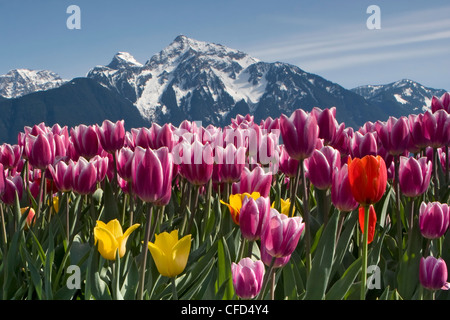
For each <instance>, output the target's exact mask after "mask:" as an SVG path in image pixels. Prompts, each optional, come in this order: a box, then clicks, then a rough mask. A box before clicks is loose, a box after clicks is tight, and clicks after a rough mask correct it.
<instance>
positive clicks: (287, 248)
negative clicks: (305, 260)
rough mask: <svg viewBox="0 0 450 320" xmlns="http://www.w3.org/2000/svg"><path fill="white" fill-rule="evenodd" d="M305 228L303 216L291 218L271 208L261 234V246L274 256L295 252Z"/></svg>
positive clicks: (284, 255) (278, 256) (283, 255)
mask: <svg viewBox="0 0 450 320" xmlns="http://www.w3.org/2000/svg"><path fill="white" fill-rule="evenodd" d="M304 228H305V223H304V222H302V218H301V217H299V216H295V217H291V218H289V217H287V216H286V215H284V214H282V213H279V212H278V211H277V210H276V209H273V208H271V209H270V216H269V220H268V222H267V224H266V225H265V227H264V230H263V232H262V235H261V246H263V247H264V249H265V250H266V251H267V253H268V254H270V255H271V256H272V257H274V258H281V257H286V256H288V255H290V254H292V252H294V250H295V248H296V247H297V244H298V241H299V239H300V236H301V235H302V232H303V229H304Z"/></svg>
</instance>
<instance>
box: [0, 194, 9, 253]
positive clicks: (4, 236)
mask: <svg viewBox="0 0 450 320" xmlns="http://www.w3.org/2000/svg"><path fill="white" fill-rule="evenodd" d="M0 214H1V218H2V233H3V245H4V246H5V253H6V248H7V244H8V240H7V237H6V223H5V215H4V213H3V203H0Z"/></svg>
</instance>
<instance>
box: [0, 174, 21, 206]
mask: <svg viewBox="0 0 450 320" xmlns="http://www.w3.org/2000/svg"><path fill="white" fill-rule="evenodd" d="M1 180H3V179H1ZM16 192H17V196H18V198H19V200H20V199H21V198H22V195H23V192H24V185H23V179H22V177H21V176H20V174H15V175H14V176H11V177H5V179H4V188H3V193H2V194H1V200H2V201H3V203H5V204H8V205H12V204H14V201H15V198H16Z"/></svg>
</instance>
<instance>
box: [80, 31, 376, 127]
mask: <svg viewBox="0 0 450 320" xmlns="http://www.w3.org/2000/svg"><path fill="white" fill-rule="evenodd" d="M87 77H88V78H91V79H94V80H96V81H98V82H100V83H101V84H102V85H104V86H105V87H108V88H110V89H112V90H115V91H117V92H118V93H120V94H121V95H122V96H124V97H126V98H127V99H128V100H130V101H131V102H132V103H133V104H134V105H135V106H136V107H137V108H138V110H139V111H140V113H141V114H142V116H143V117H144V118H145V119H148V120H149V121H157V122H172V123H179V122H181V121H182V120H184V119H188V120H197V121H202V122H204V123H208V124H209V123H211V124H214V125H220V124H224V123H229V119H230V118H232V117H234V116H236V115H237V114H246V113H251V114H253V115H255V119H263V118H266V117H267V116H272V117H278V116H279V115H280V114H281V113H282V112H283V113H286V114H290V113H291V112H292V111H293V110H295V109H297V108H304V109H306V110H310V109H312V108H313V107H315V106H319V107H322V108H326V107H332V106H336V107H337V109H338V110H339V112H338V117H341V118H342V119H346V122H347V123H348V124H349V125H357V124H360V123H362V122H363V119H364V117H365V116H367V115H369V118H373V117H375V116H376V115H379V113H378V114H377V112H376V110H374V108H373V107H372V106H370V105H369V104H368V103H367V102H366V101H365V100H364V99H363V98H362V97H361V96H359V95H357V94H355V93H353V92H351V91H349V90H346V89H344V88H343V87H341V86H339V85H337V84H335V83H332V82H330V81H327V80H325V79H323V78H321V77H319V76H317V75H314V74H310V73H307V72H305V71H303V70H301V69H300V68H299V67H297V66H293V65H290V64H287V63H282V62H275V63H267V62H263V61H260V60H258V59H256V58H254V57H251V56H249V55H248V54H246V53H244V52H241V51H239V50H236V49H231V48H228V47H226V46H223V45H220V44H214V43H209V42H204V41H198V40H194V39H191V38H188V37H186V36H183V35H180V36H178V37H176V38H175V40H174V41H173V42H172V43H170V44H169V45H168V46H167V47H166V48H164V49H163V50H161V51H160V52H159V53H157V54H155V55H154V56H152V57H151V58H150V59H149V60H148V61H147V62H146V63H144V64H140V63H139V62H137V61H136V60H135V59H134V58H133V57H132V56H131V55H130V54H128V53H119V54H116V55H115V56H114V58H113V61H112V62H111V63H110V64H108V65H107V66H97V67H95V68H93V69H92V70H90V71H89V72H88V74H87ZM356 106H357V107H356ZM354 107H356V108H354Z"/></svg>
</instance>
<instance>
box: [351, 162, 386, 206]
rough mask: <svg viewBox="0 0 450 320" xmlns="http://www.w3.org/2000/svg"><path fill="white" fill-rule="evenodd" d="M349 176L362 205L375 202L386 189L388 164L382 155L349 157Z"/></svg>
mask: <svg viewBox="0 0 450 320" xmlns="http://www.w3.org/2000/svg"><path fill="white" fill-rule="evenodd" d="M348 178H349V182H350V189H351V191H352V194H353V197H354V198H355V200H356V201H357V202H358V203H359V204H360V205H362V206H365V205H369V204H374V203H376V202H378V201H380V199H381V197H382V196H383V194H384V192H385V191H386V184H387V170H386V164H385V162H384V160H383V158H381V157H380V156H376V157H374V156H371V155H368V156H365V157H363V158H362V159H359V158H354V159H353V160H352V159H348Z"/></svg>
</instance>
